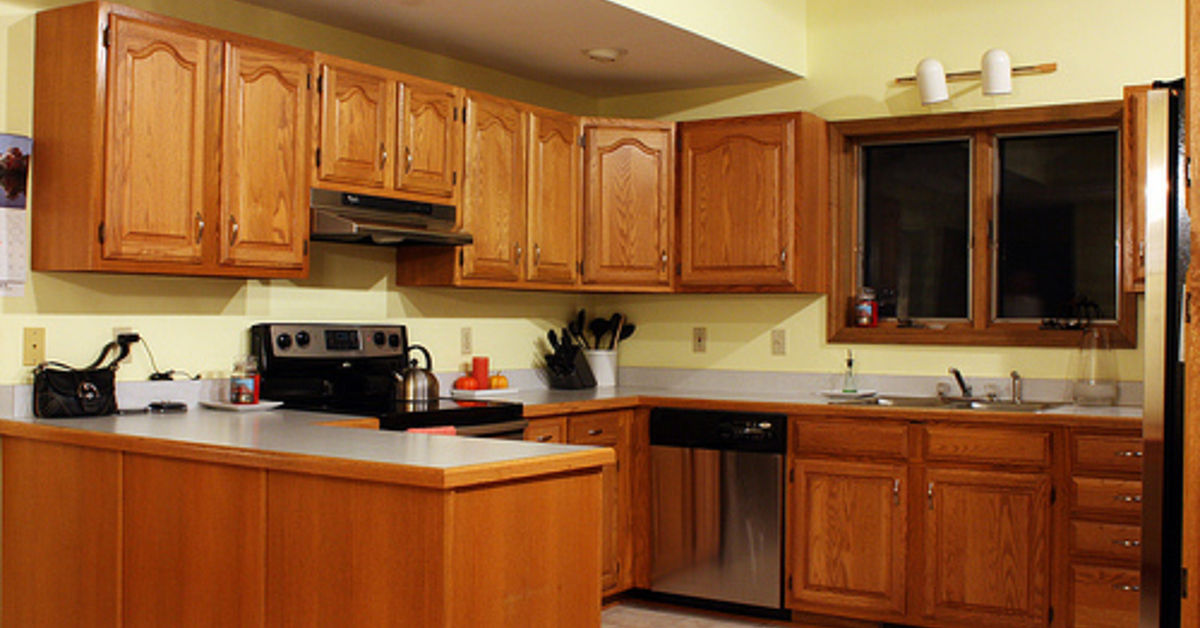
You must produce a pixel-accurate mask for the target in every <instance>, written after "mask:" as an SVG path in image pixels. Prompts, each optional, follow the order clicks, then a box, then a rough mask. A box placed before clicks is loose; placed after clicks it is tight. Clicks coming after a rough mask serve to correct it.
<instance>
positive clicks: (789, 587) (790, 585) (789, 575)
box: [788, 574, 792, 593]
mask: <svg viewBox="0 0 1200 628" xmlns="http://www.w3.org/2000/svg"><path fill="white" fill-rule="evenodd" d="M791 591H792V574H788V592H789V593H790V592H791Z"/></svg>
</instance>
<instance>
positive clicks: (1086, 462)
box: [1071, 434, 1142, 473]
mask: <svg viewBox="0 0 1200 628" xmlns="http://www.w3.org/2000/svg"><path fill="white" fill-rule="evenodd" d="M1071 449H1072V453H1073V459H1074V470H1075V471H1125V472H1128V473H1141V472H1142V439H1141V438H1139V437H1137V436H1102V435H1098V434H1076V435H1074V437H1073V438H1072V446H1071Z"/></svg>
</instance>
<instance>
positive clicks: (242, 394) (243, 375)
mask: <svg viewBox="0 0 1200 628" xmlns="http://www.w3.org/2000/svg"><path fill="white" fill-rule="evenodd" d="M229 402H230V403H237V404H254V403H258V360H255V359H254V356H252V355H247V356H245V357H243V358H241V359H240V360H238V361H236V362H234V363H233V372H232V373H231V374H230V375H229Z"/></svg>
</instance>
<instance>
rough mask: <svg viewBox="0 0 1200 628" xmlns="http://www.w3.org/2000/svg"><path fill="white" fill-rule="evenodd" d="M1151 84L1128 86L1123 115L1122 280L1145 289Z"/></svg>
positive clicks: (1129, 287) (1131, 289)
mask: <svg viewBox="0 0 1200 628" xmlns="http://www.w3.org/2000/svg"><path fill="white" fill-rule="evenodd" d="M1149 92H1150V86H1149V85H1126V86H1125V107H1124V109H1123V113H1122V116H1121V264H1122V267H1121V282H1122V288H1123V289H1124V290H1126V291H1128V292H1143V291H1144V290H1145V280H1146V267H1145V263H1146V194H1145V190H1146V183H1147V180H1146V175H1147V173H1146V172H1145V170H1146V140H1147V137H1146V133H1147V131H1146V104H1147V101H1148V100H1149Z"/></svg>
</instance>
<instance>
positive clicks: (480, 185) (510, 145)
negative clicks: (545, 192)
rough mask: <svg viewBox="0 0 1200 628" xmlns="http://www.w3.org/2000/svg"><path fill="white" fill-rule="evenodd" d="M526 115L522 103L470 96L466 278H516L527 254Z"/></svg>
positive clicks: (464, 217) (465, 195) (465, 188)
mask: <svg viewBox="0 0 1200 628" xmlns="http://www.w3.org/2000/svg"><path fill="white" fill-rule="evenodd" d="M523 120H524V116H523V115H522V112H521V109H520V108H519V107H518V106H517V104H516V103H513V102H509V101H506V100H501V99H498V98H492V97H489V96H484V95H481V94H474V93H472V94H469V95H468V96H467V121H466V134H467V137H466V163H465V165H464V168H465V169H466V178H465V179H464V181H463V208H462V221H463V230H464V231H466V232H467V233H469V234H471V235H472V236H473V237H474V238H475V242H474V243H473V244H469V245H466V246H464V247H463V248H462V252H463V257H462V269H461V270H462V278H463V279H490V280H498V281H516V280H518V279H520V278H521V261H522V255H524V254H525V248H524V243H525V134H524V123H523Z"/></svg>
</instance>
